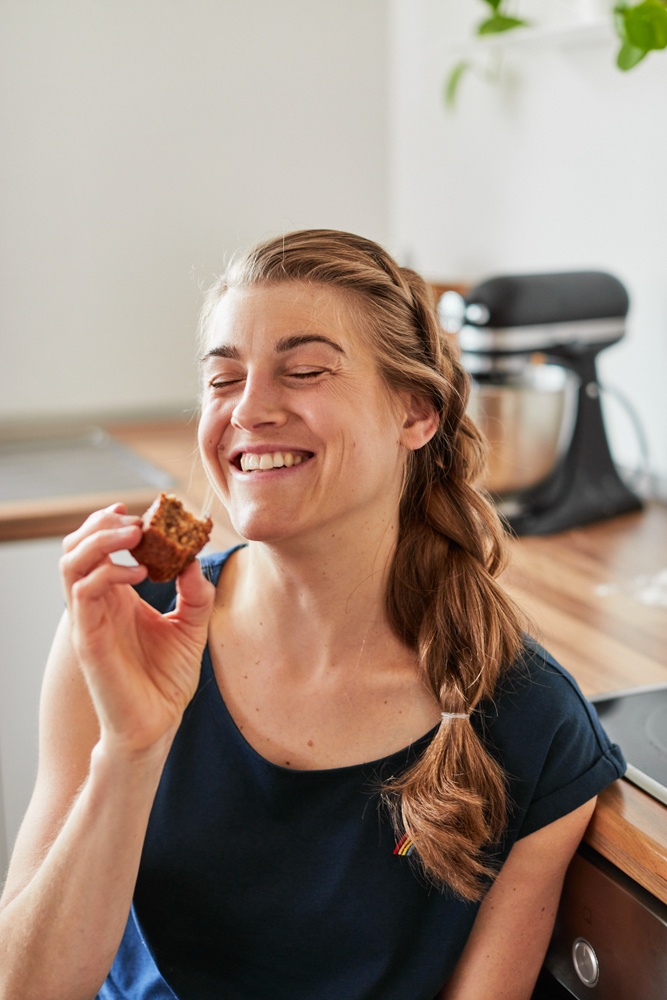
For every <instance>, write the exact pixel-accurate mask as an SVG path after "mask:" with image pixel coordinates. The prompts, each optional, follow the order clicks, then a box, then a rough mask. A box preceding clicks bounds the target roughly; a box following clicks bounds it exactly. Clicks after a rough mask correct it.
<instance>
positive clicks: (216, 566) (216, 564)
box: [202, 542, 440, 778]
mask: <svg viewBox="0 0 667 1000" xmlns="http://www.w3.org/2000/svg"><path fill="white" fill-rule="evenodd" d="M246 545H247V542H242V543H240V544H239V545H235V546H234V547H233V548H231V549H227V550H226V551H225V552H222V553H216V554H215V555H214V556H211V557H208V558H207V559H206V562H205V565H206V566H207V567H208V566H210V567H211V570H212V572H211V574H210V576H208V577H207V578H208V579H209V580H210V581H211V583H212V584H213V585H214V586H215V587H217V585H218V580H219V579H220V573H221V572H222V567H223V566H224V565H225V563H226V562H227V560H228V559H229V557H230V556H231V555H232V554H233V553H234V552H236V551H238V549H242V548H245V547H246ZM202 561H204V560H202ZM204 668H205V669H206V672H207V673H208V674H209V675H210V676H209V677H208V678H206V679H205V680H204V678H202V680H204V683H206V681H210V682H212V684H213V686H214V689H215V693H214V698H215V699H216V701H217V702H218V703H219V705H220V706H221V708H222V710H223V713H224V717H225V720H226V721H227V722H228V724H229V726H230V727H231V730H232V732H233V733H234V736H235V738H236V741H237V743H239V745H240V746H241V748H242V749H243V750H244V751H245V753H246V754H248V755H250V756H251V757H253V758H254V759H255V760H256V761H257V762H258V763H259V764H261V765H262V766H263V767H265V768H267V769H269V770H273V771H275V772H277V773H280V774H289V775H295V776H297V778H300V777H303V776H312V777H314V778H317V777H320V778H323V777H334V776H336V775H349V774H353V773H354V772H355V771H362V770H378V769H379V768H383V767H384V766H385V765H387V764H388V763H389V762H391V761H394V760H396V761H397V762H401V760H402V759H404V760H405V762H407V761H408V760H409V759H410V758H411V757H412V756H416V755H417V754H418V753H419V752H421V751H422V750H423V749H426V747H427V746H428V744H429V743H431V741H432V740H433V739H434V737H435V735H436V733H437V731H438V729H439V728H440V727H439V725H435V726H433V728H432V729H429V731H428V732H427V733H424V734H423V735H422V736H419V737H418V738H417V739H416V740H414V741H413V742H412V743H408V744H407V746H404V747H401V748H400V750H395V751H394V752H393V753H390V754H387V755H386V756H384V757H378V758H377V759H376V760H369V761H361V762H360V763H358V764H345V765H342V766H340V767H323V768H322V767H320V768H297V767H284V766H283V765H282V764H276V763H274V761H272V760H268V758H267V757H264V756H263V755H262V754H261V753H260V752H259V751H258V750H256V749H255V747H254V746H252V744H251V743H249V742H248V740H247V739H246V738H245V736H244V735H243V733H242V732H241V730H240V729H239V727H238V726H237V724H236V722H235V720H234V718H233V716H232V713H231V712H230V711H229V708H228V707H227V703H226V702H225V699H224V698H223V696H222V691H221V690H220V685H219V684H218V679H217V677H216V676H215V670H214V669H213V661H212V659H211V651H210V649H209V644H208V641H207V642H206V646H205V648H204V654H203V657H202V669H204Z"/></svg>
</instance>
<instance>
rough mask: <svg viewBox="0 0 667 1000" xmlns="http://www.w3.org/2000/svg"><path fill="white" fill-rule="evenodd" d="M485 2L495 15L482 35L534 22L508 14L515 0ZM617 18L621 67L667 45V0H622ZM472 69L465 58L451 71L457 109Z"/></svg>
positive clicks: (450, 101)
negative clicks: (462, 85) (636, 0)
mask: <svg viewBox="0 0 667 1000" xmlns="http://www.w3.org/2000/svg"><path fill="white" fill-rule="evenodd" d="M483 2H484V3H485V4H486V5H487V7H490V8H491V16H490V17H488V16H487V17H486V18H485V19H484V20H483V21H482V22H481V23H480V24H478V25H477V28H476V30H475V34H476V35H477V36H478V37H482V36H484V35H498V34H500V33H501V32H505V31H513V30H515V29H516V28H527V27H529V26H530V22H528V21H526V20H524V19H523V18H520V17H513V16H512V15H510V14H509V13H508V10H507V6H508V3H509V2H511V0H483ZM487 13H488V11H487ZM610 13H612V12H610ZM613 19H614V27H615V29H616V34H617V35H618V37H619V38H620V40H621V47H620V49H619V51H618V55H617V57H616V65H617V66H618V68H619V69H621V70H623V71H627V70H630V69H632V68H633V67H634V66H636V65H637V64H638V63H640V62H641V61H642V59H643V58H644V57H645V56H646V55H647V54H648V53H649V52H652V51H656V50H658V49H664V48H667V0H642V3H638V4H628V3H626V2H625V0H619V2H618V3H617V4H616V6H615V7H614V8H613ZM472 68H473V66H472V64H471V63H470V62H469V60H467V59H462V60H461V61H460V62H458V63H456V65H455V66H453V67H452V69H451V70H450V72H449V75H448V76H447V80H446V82H445V93H444V97H445V104H446V106H447V107H448V108H453V107H454V105H455V104H456V97H457V94H458V90H459V85H460V83H461V80H462V79H463V77H464V76H465V74H466V73H467V72H468V71H469V70H471V69H472ZM485 75H486V78H487V79H497V78H498V74H497V73H495V74H494V73H492V72H488V71H487V73H486V74H485Z"/></svg>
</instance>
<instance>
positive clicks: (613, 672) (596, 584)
mask: <svg viewBox="0 0 667 1000" xmlns="http://www.w3.org/2000/svg"><path fill="white" fill-rule="evenodd" d="M106 429H107V430H108V431H109V432H110V433H111V434H113V436H114V437H116V438H117V439H118V440H119V441H122V442H123V443H124V444H125V445H127V446H128V447H129V448H132V449H134V450H135V451H136V452H138V453H139V454H140V455H142V456H143V457H144V458H146V459H147V460H148V461H150V462H153V463H154V464H156V465H158V466H160V467H161V468H163V469H164V470H165V471H166V472H169V473H171V475H172V476H173V477H174V478H175V479H176V480H177V481H178V483H179V486H178V487H177V488H176V489H175V490H174V492H175V493H176V495H177V496H178V497H179V499H182V500H183V501H184V502H185V503H186V504H187V505H188V507H189V508H190V509H191V510H192V511H193V512H195V513H201V512H202V511H204V510H210V511H211V514H212V517H213V521H214V530H213V536H212V542H211V548H212V550H214V551H215V550H219V549H223V548H227V547H229V546H230V545H233V544H234V543H235V542H236V541H237V540H238V536H237V535H236V534H235V532H234V530H233V529H232V527H231V525H230V523H229V520H228V518H227V515H226V512H225V511H224V508H222V507H221V506H220V504H219V503H218V502H217V501H215V499H214V498H213V497H212V494H211V492H210V489H209V487H208V484H207V481H206V477H205V474H204V471H203V469H202V467H201V463H200V461H199V457H198V454H197V449H196V428H195V424H194V422H190V423H184V422H179V421H173V422H164V421H161V422H156V423H126V424H114V425H109V426H107V428H106ZM116 499H118V500H124V499H126V498H124V497H122V496H119V497H117V498H116ZM84 515H85V511H81V510H78V511H77V513H76V523H72V524H71V525H70V526H69V527H67V528H66V529H63V528H62V523H63V514H62V511H60V513H59V515H58V517H56V518H54V520H53V522H52V530H50V531H48V530H47V529H48V520H47V521H46V522H42V529H43V533H45V534H46V533H48V534H58V533H60V532H61V531H63V530H72V528H74V527H76V526H77V524H80V523H81V521H82V520H83V516H84ZM70 520H71V519H70ZM510 548H511V556H512V558H511V563H510V566H509V568H508V569H507V570H506V571H505V574H504V576H503V583H504V585H505V586H506V587H507V589H508V590H509V591H510V592H511V593H512V594H513V596H514V597H515V598H516V599H517V600H518V601H519V602H520V604H521V606H522V607H523V608H524V609H525V611H526V612H527V614H528V615H529V617H530V619H531V631H532V632H533V634H535V635H536V636H537V638H538V639H539V640H540V641H541V642H542V643H543V644H544V645H545V646H546V647H547V648H548V649H549V650H550V652H552V653H553V655H554V656H555V657H556V658H557V659H558V660H559V661H560V662H561V663H562V664H563V666H564V667H566V669H568V670H569V671H570V672H571V673H572V674H573V675H574V676H575V677H576V679H577V681H578V682H579V684H580V685H581V688H582V690H583V691H584V693H585V694H586V695H589V696H590V695H594V694H600V693H604V692H607V691H613V690H619V689H622V688H627V687H634V686H638V685H641V684H654V683H657V682H661V681H664V682H667V607H659V606H649V605H646V604H645V603H642V600H641V593H640V585H639V583H638V579H639V578H641V577H646V576H651V575H654V574H657V573H658V572H659V571H661V570H663V569H665V568H667V508H665V507H662V506H659V505H653V506H649V507H648V508H647V510H646V511H644V512H641V513H636V514H629V515H626V516H623V517H619V518H614V519H613V520H609V521H602V522H600V523H599V524H595V525H590V526H588V527H586V528H578V529H576V530H573V531H568V532H564V533H562V534H560V535H552V536H547V537H543V538H524V539H520V540H517V541H513V542H512V543H511V546H510ZM640 582H641V581H640ZM586 840H587V841H588V842H589V843H590V844H591V845H592V846H593V847H594V848H595V849H596V850H598V851H599V852H600V853H601V854H603V855H604V856H605V857H607V858H609V860H610V861H612V862H613V863H614V864H615V865H617V866H618V867H619V868H621V869H622V870H623V871H625V872H626V873H627V874H628V875H630V876H631V877H632V878H634V879H635V880H636V881H638V882H640V883H641V884H642V885H643V886H645V888H647V889H648V890H649V891H650V892H652V893H654V894H655V895H656V896H658V897H659V898H660V899H662V900H663V902H666V903H667V807H665V806H663V805H661V804H660V803H659V802H657V801H655V800H654V799H652V798H651V797H650V796H648V795H646V794H645V793H644V792H642V791H641V790H640V789H638V788H635V787H634V786H633V785H631V784H630V783H629V782H627V781H624V780H622V781H617V782H615V783H614V784H613V785H612V786H611V787H610V788H608V789H606V790H605V791H604V792H603V793H602V794H601V795H600V797H599V800H598V807H597V809H596V811H595V815H594V816H593V819H592V821H591V824H590V826H589V829H588V831H587V833H586Z"/></svg>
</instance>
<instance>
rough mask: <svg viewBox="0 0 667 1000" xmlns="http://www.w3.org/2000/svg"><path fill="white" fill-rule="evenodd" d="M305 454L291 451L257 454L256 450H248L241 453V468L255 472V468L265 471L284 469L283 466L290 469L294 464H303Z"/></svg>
mask: <svg viewBox="0 0 667 1000" xmlns="http://www.w3.org/2000/svg"><path fill="white" fill-rule="evenodd" d="M305 461H306V458H305V456H304V455H293V454H292V452H291V451H286V452H281V451H275V452H273V454H271V452H265V453H264V454H263V455H257V454H256V453H255V452H251V451H247V452H244V453H243V454H242V455H241V469H242V470H243V471H244V472H253V471H254V470H255V469H261V470H263V471H265V470H268V469H282V467H283V466H285V468H287V469H289V468H291V467H292V466H293V465H301V463H302V462H305Z"/></svg>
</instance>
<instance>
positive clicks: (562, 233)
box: [390, 0, 667, 477]
mask: <svg viewBox="0 0 667 1000" xmlns="http://www.w3.org/2000/svg"><path fill="white" fill-rule="evenodd" d="M589 5H590V6H593V7H595V6H597V8H598V9H605V8H606V9H609V8H610V7H611V3H610V2H608V3H605V2H604V0H600V3H599V4H591V0H589ZM590 6H589V9H590ZM518 7H519V11H520V12H523V13H524V14H525V15H527V16H530V17H532V18H533V19H534V20H535V21H546V20H549V21H553V22H555V21H558V20H559V19H561V20H562V19H565V18H567V17H568V16H569V17H572V16H576V15H577V14H578V13H581V12H582V10H583V8H582V5H581V4H577V3H575V2H574V0H571V2H569V3H568V2H566V0H561V2H555V0H525V2H524V3H523V4H521V3H519V5H518ZM391 12H392V24H391V67H392V83H391V99H390V106H391V108H392V121H391V179H390V205H391V210H392V219H391V232H392V242H393V244H394V247H395V249H396V250H397V251H398V252H399V253H400V254H401V256H402V257H403V258H406V259H408V260H409V261H410V262H411V263H412V264H413V266H416V267H417V268H421V269H423V270H424V271H425V272H427V273H430V274H431V275H434V276H435V275H442V276H447V277H456V276H458V277H461V278H463V279H472V280H475V279H481V278H484V277H490V276H492V275H493V274H499V273H520V272H531V271H549V270H568V269H576V268H598V267H599V268H602V269H606V270H610V271H612V272H613V273H615V274H617V275H618V277H620V278H621V279H622V280H623V281H624V282H625V283H626V284H627V286H628V289H629V291H630V295H631V299H632V311H631V316H630V321H629V335H628V336H627V338H626V340H625V341H624V342H622V343H621V344H619V345H618V346H617V347H614V348H612V349H610V350H608V351H606V352H605V353H604V354H603V356H602V359H601V371H602V376H603V378H604V379H606V380H607V381H608V382H613V383H615V384H617V385H620V386H621V387H622V388H623V389H624V390H625V391H626V393H627V395H628V396H629V397H630V399H631V400H632V402H633V403H634V405H635V406H636V408H637V409H638V411H639V412H640V414H641V417H642V419H643V421H644V423H645V425H646V428H647V431H648V435H649V439H650V446H651V453H652V463H653V469H654V472H656V473H658V474H659V475H660V476H661V477H667V392H666V391H665V384H666V382H667V280H666V278H667V254H666V252H665V249H666V244H667V184H665V176H667V128H665V94H666V93H667V53H653V54H651V55H649V56H648V58H647V59H646V61H645V62H644V63H643V64H642V65H641V66H639V67H637V69H635V70H634V71H633V72H631V73H629V74H627V75H625V74H622V73H620V72H619V71H618V70H617V69H616V68H615V66H614V54H615V51H616V43H615V41H614V39H613V36H612V34H611V31H609V32H608V34H605V33H602V35H601V37H600V40H599V41H598V42H597V43H596V44H592V45H586V46H576V45H573V46H568V47H566V48H560V49H559V48H553V47H543V46H542V47H537V46H534V47H528V48H525V49H521V50H516V51H514V50H508V52H507V54H506V56H505V72H506V81H505V84H504V85H503V86H500V87H495V88H494V87H490V86H489V85H488V84H486V83H484V82H483V81H482V80H481V79H479V78H476V77H473V78H469V79H466V80H464V81H463V84H462V87H461V92H460V100H459V105H458V110H457V111H456V113H454V114H447V113H446V112H445V111H444V110H443V105H442V99H441V95H442V87H443V81H444V79H445V77H446V74H447V71H448V69H449V68H450V67H451V66H452V65H453V64H454V62H455V61H456V59H457V58H460V55H457V54H455V53H454V52H453V51H452V50H453V48H454V47H455V46H456V44H457V43H458V42H461V41H462V40H464V39H468V38H470V36H471V34H472V31H471V25H472V24H473V23H474V22H475V21H479V20H481V17H482V16H483V15H484V7H483V5H482V4H481V3H479V2H476V0H392V2H391ZM508 78H509V79H508ZM610 417H611V418H612V423H613V447H614V450H615V453H616V456H617V458H618V460H619V461H622V462H624V463H626V464H629V465H632V464H633V463H634V462H635V461H636V456H637V447H636V444H635V441H634V439H633V437H632V434H631V433H630V431H629V427H628V424H627V423H626V422H625V421H624V420H623V419H622V418H621V417H620V416H618V415H616V419H613V417H614V414H613V413H611V412H610Z"/></svg>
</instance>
